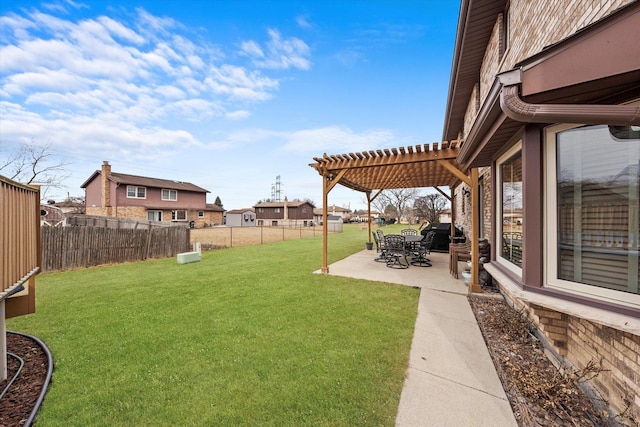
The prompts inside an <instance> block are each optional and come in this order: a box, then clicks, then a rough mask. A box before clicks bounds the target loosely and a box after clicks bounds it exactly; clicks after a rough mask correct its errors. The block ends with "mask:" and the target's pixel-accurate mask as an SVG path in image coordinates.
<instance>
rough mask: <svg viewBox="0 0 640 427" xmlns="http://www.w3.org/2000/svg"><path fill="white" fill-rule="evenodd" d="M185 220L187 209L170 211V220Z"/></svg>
mask: <svg viewBox="0 0 640 427" xmlns="http://www.w3.org/2000/svg"><path fill="white" fill-rule="evenodd" d="M186 220H187V211H185V210H178V211H171V221H186Z"/></svg>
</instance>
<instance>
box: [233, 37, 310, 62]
mask: <svg viewBox="0 0 640 427" xmlns="http://www.w3.org/2000/svg"><path fill="white" fill-rule="evenodd" d="M268 35H269V41H268V42H267V45H266V49H262V48H261V47H260V46H259V45H258V43H256V42H255V41H246V42H243V43H242V45H241V52H240V53H241V54H243V55H246V56H249V57H250V58H252V61H253V63H254V65H256V66H257V67H259V68H267V69H289V68H298V69H301V70H308V69H310V68H311V61H310V60H309V56H311V52H310V50H309V46H307V44H306V43H305V42H304V41H302V40H300V39H298V38H295V37H290V38H288V39H283V38H282V37H281V35H280V32H279V31H278V30H274V29H270V30H269V31H268ZM265 51H266V53H265Z"/></svg>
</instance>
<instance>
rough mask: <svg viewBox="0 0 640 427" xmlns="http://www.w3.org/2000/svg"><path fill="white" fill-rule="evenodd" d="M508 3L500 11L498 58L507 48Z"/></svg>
mask: <svg viewBox="0 0 640 427" xmlns="http://www.w3.org/2000/svg"><path fill="white" fill-rule="evenodd" d="M509 25H510V20H509V3H508V2H507V5H506V6H505V8H504V12H503V13H502V25H501V26H500V30H501V31H500V59H502V58H503V57H504V54H505V53H506V52H507V50H508V49H509Z"/></svg>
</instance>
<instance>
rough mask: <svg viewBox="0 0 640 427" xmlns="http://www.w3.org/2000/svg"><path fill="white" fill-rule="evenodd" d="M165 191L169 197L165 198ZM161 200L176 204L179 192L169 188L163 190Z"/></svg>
mask: <svg viewBox="0 0 640 427" xmlns="http://www.w3.org/2000/svg"><path fill="white" fill-rule="evenodd" d="M165 191H166V192H167V196H165ZM172 196H173V197H172ZM160 198H161V199H162V200H166V201H170V202H175V201H177V200H178V190H171V189H169V188H163V189H162V191H161V192H160Z"/></svg>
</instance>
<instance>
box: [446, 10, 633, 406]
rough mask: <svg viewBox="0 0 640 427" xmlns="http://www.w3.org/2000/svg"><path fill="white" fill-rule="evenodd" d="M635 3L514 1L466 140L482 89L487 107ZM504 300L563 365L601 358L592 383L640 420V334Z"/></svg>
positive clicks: (466, 219)
mask: <svg viewBox="0 0 640 427" xmlns="http://www.w3.org/2000/svg"><path fill="white" fill-rule="evenodd" d="M631 2H632V0H590V1H586V0H568V1H566V2H558V1H556V0H542V1H529V0H511V1H510V2H509V8H508V13H509V18H508V22H509V29H510V36H509V41H508V47H507V50H506V52H505V53H504V56H503V57H502V58H501V57H500V54H501V43H503V40H502V38H501V26H502V22H503V19H504V17H503V16H498V17H497V19H496V22H495V25H494V27H493V31H492V35H491V38H490V41H489V43H488V46H487V48H486V51H485V55H484V62H483V64H482V67H481V70H480V76H479V82H478V84H477V85H476V88H475V89H474V91H473V93H472V95H471V98H470V99H469V100H468V103H467V109H466V116H465V118H464V135H462V136H463V137H466V136H467V135H468V133H469V131H470V129H471V127H472V126H473V123H474V121H475V119H476V117H477V114H478V109H477V108H474V106H475V104H476V102H477V99H475V97H476V96H478V87H479V96H480V98H481V103H482V102H484V101H485V100H486V98H487V96H488V93H489V90H490V88H491V86H492V84H493V82H494V79H495V75H496V74H497V73H500V72H503V71H507V70H510V69H513V67H514V65H515V64H517V63H518V62H519V61H521V60H523V59H525V58H527V57H530V56H532V55H534V54H536V53H538V52H540V51H541V50H543V48H544V47H545V46H548V45H551V44H554V43H557V42H559V41H561V40H563V39H564V38H566V37H568V36H570V35H572V34H573V33H575V32H576V31H578V30H579V29H581V28H583V27H585V26H587V25H589V24H591V23H593V22H595V21H597V20H599V19H601V18H603V17H605V16H607V15H609V14H611V13H612V12H613V11H615V10H616V9H618V8H620V7H622V6H624V5H626V4H628V3H631ZM479 175H480V177H481V178H483V183H484V193H483V195H484V198H483V201H484V203H483V205H482V207H481V209H482V210H483V218H484V221H483V234H484V235H483V236H480V237H481V238H482V237H486V238H490V237H491V236H492V229H491V227H492V225H491V218H492V216H491V212H492V208H491V207H492V201H491V195H492V188H491V187H492V176H491V170H490V168H481V169H480V170H479ZM463 188H467V189H468V187H466V186H465V185H461V186H459V187H458V188H456V190H455V195H454V197H455V200H456V218H457V221H456V222H457V223H458V224H459V225H461V226H463V227H464V229H465V234H467V232H468V231H469V230H470V229H471V222H470V221H471V219H470V216H471V215H470V214H471V212H470V201H469V200H464V199H466V197H464V196H462V190H463ZM496 191H499V189H496ZM492 246H494V244H493V242H492ZM503 291H504V289H503ZM505 296H506V297H507V299H508V300H510V302H511V303H513V304H514V305H515V306H516V307H519V308H522V309H524V310H526V312H528V313H529V314H530V317H531V318H532V319H533V321H534V322H535V323H536V325H537V327H538V329H539V330H540V332H541V333H542V334H543V335H544V336H545V337H546V339H547V340H548V342H549V344H550V345H551V346H552V348H553V349H554V351H555V352H556V353H557V354H558V355H559V357H560V358H561V359H563V361H564V362H568V363H570V364H571V365H573V366H575V367H576V368H578V369H581V368H584V367H585V366H586V364H587V363H588V362H589V361H591V360H599V359H602V360H603V365H604V368H605V371H604V372H602V373H600V374H599V375H598V377H597V378H595V379H594V380H592V381H591V382H590V383H591V385H592V386H593V387H595V389H596V390H597V392H598V393H600V395H601V396H602V397H603V398H604V399H605V400H606V401H607V402H608V404H609V405H611V407H612V408H613V409H614V410H616V411H618V412H621V411H624V410H625V409H626V408H627V407H628V406H629V405H630V408H631V410H632V411H633V412H634V413H635V416H636V418H637V417H639V416H640V374H638V373H639V372H640V336H638V335H634V334H631V333H629V332H624V331H621V330H618V329H615V328H613V327H611V326H607V325H605V324H600V323H597V322H592V321H589V320H586V319H582V318H580V317H576V316H571V315H568V314H565V313H562V312H559V311H555V310H552V309H548V308H545V307H542V306H539V305H535V304H530V303H526V302H524V301H523V300H521V299H518V298H517V296H513V295H509V294H508V293H506V292H505ZM627 399H629V400H630V401H629V400H627Z"/></svg>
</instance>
